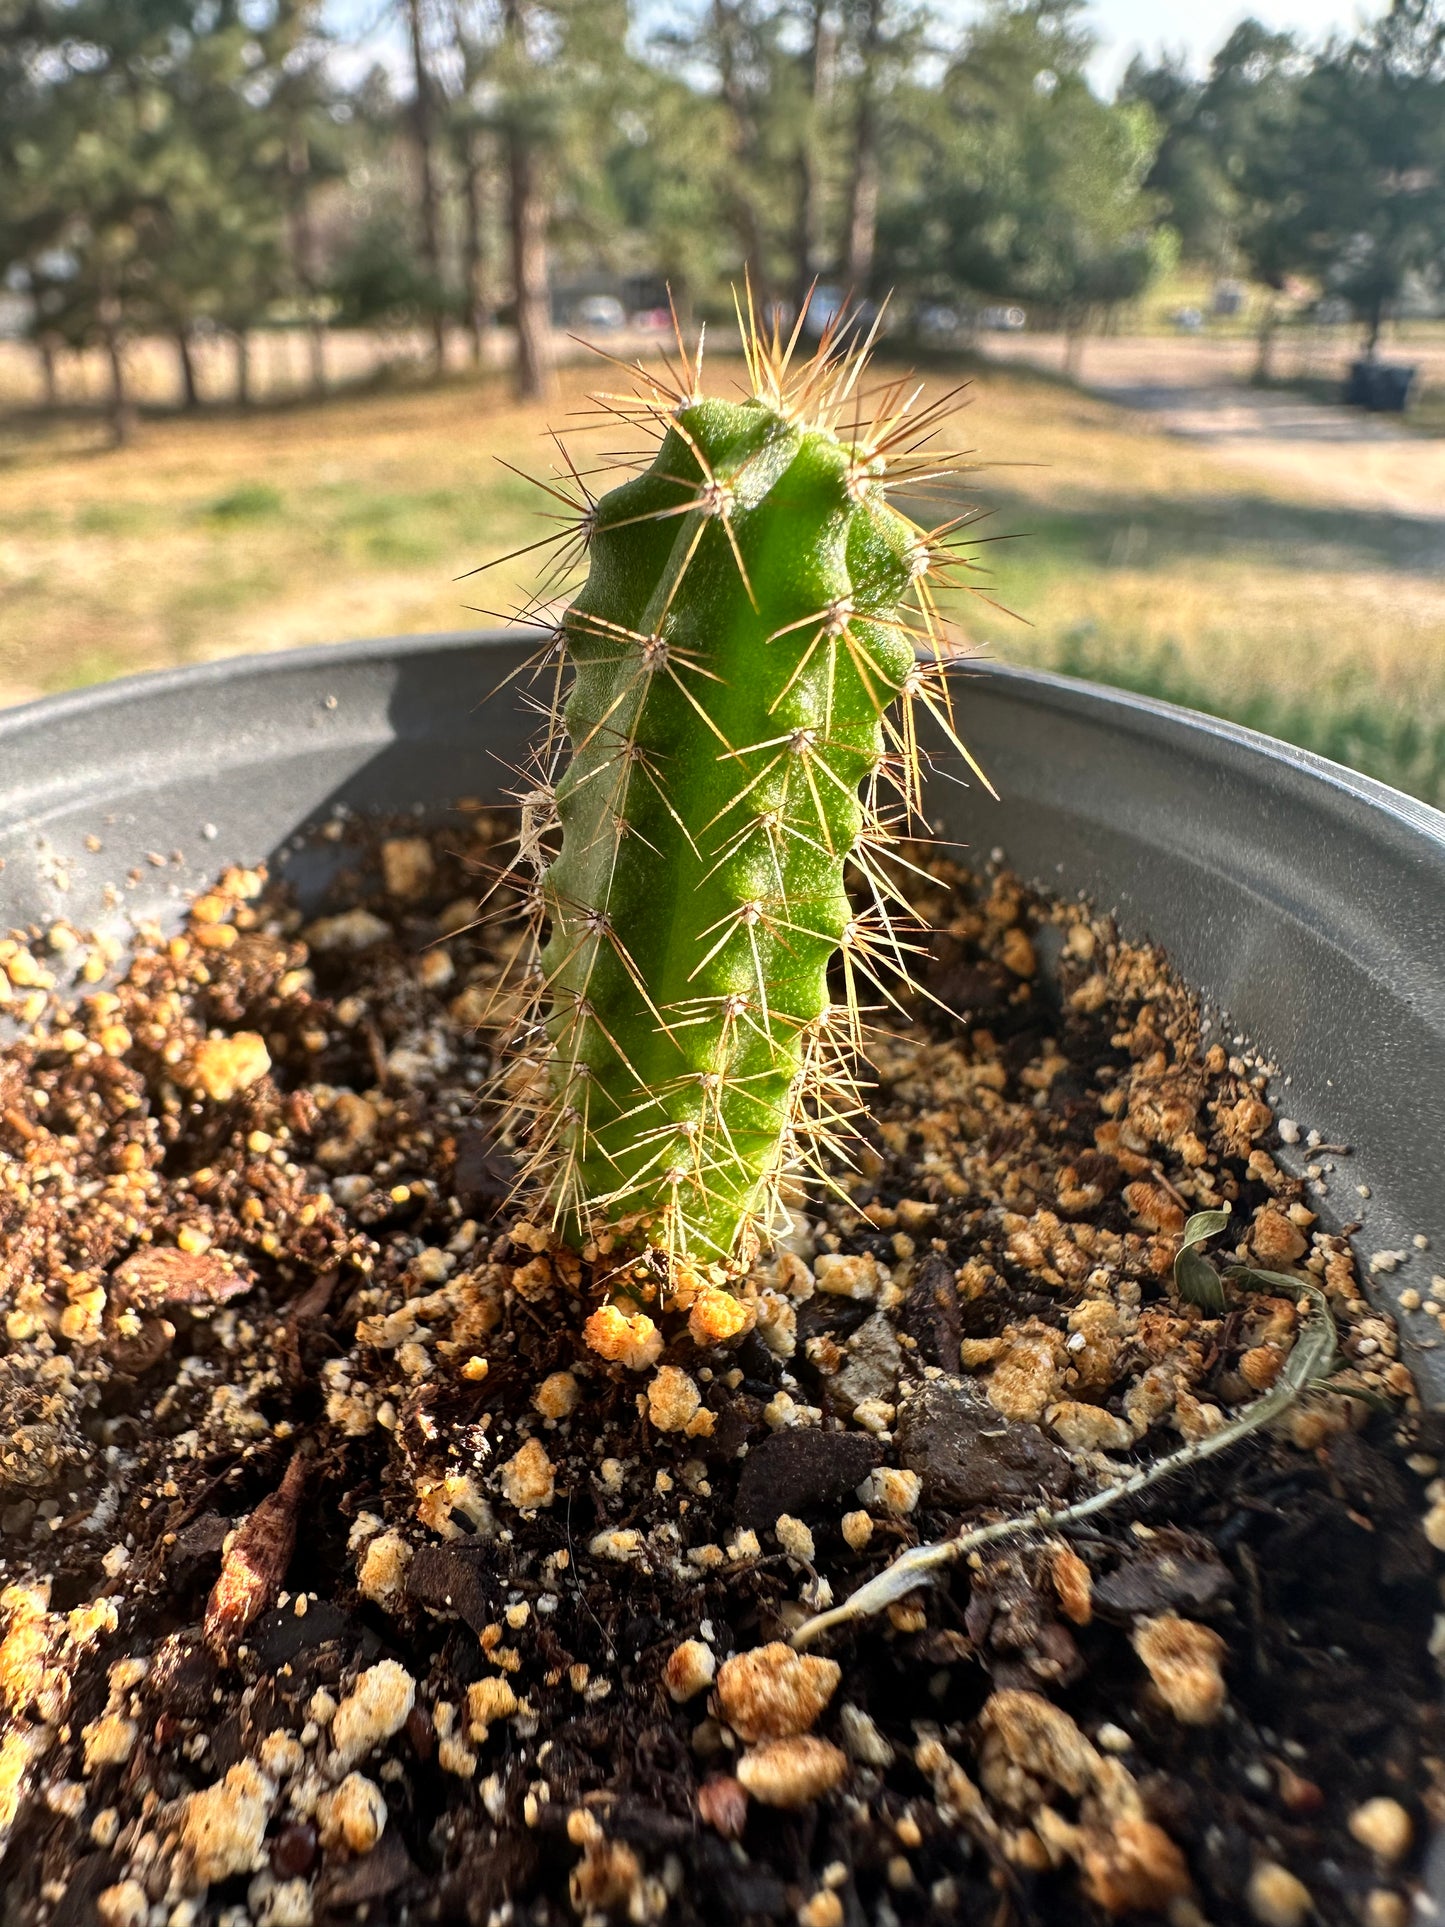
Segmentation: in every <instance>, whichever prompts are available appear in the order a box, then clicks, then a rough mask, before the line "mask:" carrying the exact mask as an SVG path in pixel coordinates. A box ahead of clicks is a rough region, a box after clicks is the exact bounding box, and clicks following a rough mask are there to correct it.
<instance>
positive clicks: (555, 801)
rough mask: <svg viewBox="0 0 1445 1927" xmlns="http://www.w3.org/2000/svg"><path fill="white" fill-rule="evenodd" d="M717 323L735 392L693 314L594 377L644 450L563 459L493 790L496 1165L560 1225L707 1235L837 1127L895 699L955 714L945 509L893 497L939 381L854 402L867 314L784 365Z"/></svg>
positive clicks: (769, 347) (921, 473)
mask: <svg viewBox="0 0 1445 1927" xmlns="http://www.w3.org/2000/svg"><path fill="white" fill-rule="evenodd" d="M795 339H796V337H795ZM745 342H746V352H747V358H748V372H749V375H750V378H751V390H752V392H751V394H750V395H748V396H747V398H746V399H742V400H737V401H733V400H723V399H719V398H717V397H704V396H703V395H702V393H701V373H702V355H701V346H700V345H699V350H698V355H697V359H696V361H695V362H694V363H689V362H688V360H687V358H686V356H684V357H683V361H682V365H681V367H680V368H675V367H673V366H672V364H669V378H668V379H659V378H657V377H654V376H651V375H648V374H646V373H645V372H644V371H641V370H637V371H635V372H636V373H637V374H638V376H639V378H640V385H639V388H638V391H637V392H635V393H634V394H633V395H631V396H626V397H618V396H609V397H604V398H599V399H600V400H601V401H602V402H603V405H604V406H605V407H606V408H607V409H608V411H609V412H610V413H611V414H613V415H620V416H622V417H623V418H624V419H626V420H628V421H630V422H633V423H637V424H640V425H641V426H642V427H644V428H645V429H648V430H650V431H652V433H653V434H654V436H655V437H656V438H657V440H658V446H657V448H656V452H655V454H654V455H653V457H652V459H651V461H650V462H649V463H648V464H647V466H646V467H645V468H644V469H643V470H642V472H641V473H639V474H637V475H636V476H635V477H634V478H633V479H631V480H630V481H627V482H625V483H623V484H622V485H621V486H620V487H618V488H616V489H614V490H612V491H611V492H610V493H608V494H607V495H604V496H603V497H602V498H601V499H600V500H598V501H593V500H592V499H591V498H590V497H589V496H587V494H586V490H585V485H583V484H581V482H580V478H578V477H577V476H576V471H575V470H574V471H573V478H574V481H576V482H577V485H578V489H579V493H580V499H577V500H576V501H575V507H576V510H577V522H576V527H575V528H574V529H573V530H572V531H570V532H569V533H570V534H571V536H572V538H573V539H574V541H576V542H578V543H579V544H580V545H581V547H582V549H583V550H584V551H585V554H586V558H587V561H588V564H589V569H588V575H587V579H586V582H585V584H584V585H583V586H582V588H581V590H580V592H579V593H578V594H577V596H576V597H575V599H574V600H573V601H572V603H571V606H570V607H569V608H568V609H567V610H566V612H565V614H564V615H563V616H562V618H561V621H560V624H559V625H558V626H557V629H556V633H555V646H554V648H553V650H552V651H551V652H549V654H550V656H551V660H552V663H553V667H554V672H555V680H554V683H553V689H554V692H555V700H554V701H553V703H552V704H551V706H550V709H549V716H548V724H547V728H546V730H545V733H544V738H543V741H542V744H541V745H540V749H539V753H538V764H537V774H536V776H535V779H534V780H533V781H531V782H530V783H529V785H528V787H527V789H526V791H525V793H524V795H523V798H522V802H523V826H522V833H521V836H520V839H519V850H518V859H519V861H520V862H523V863H525V864H527V865H530V867H531V868H532V870H533V872H534V876H535V882H534V884H533V886H532V887H531V888H530V890H529V892H528V901H529V905H530V908H531V911H532V917H533V926H534V930H533V939H532V942H531V944H530V945H529V946H528V947H527V949H526V950H525V952H524V956H523V973H524V977H525V979H526V984H525V991H526V994H525V996H524V999H523V1002H524V1009H523V1011H522V1014H521V1016H520V1018H519V1020H518V1023H517V1026H516V1028H515V1030H514V1034H513V1037H512V1040H511V1045H510V1047H509V1050H508V1052H507V1057H506V1064H507V1071H508V1076H509V1080H510V1088H511V1094H512V1101H513V1107H514V1118H513V1128H514V1132H515V1134H516V1136H517V1137H518V1139H519V1140H520V1141H522V1142H524V1143H525V1145H526V1148H527V1153H528V1162H527V1167H526V1174H525V1179H524V1182H525V1183H526V1185H527V1187H528V1189H529V1191H531V1192H533V1193H536V1192H538V1191H540V1192H541V1193H542V1194H543V1195H544V1196H545V1197H546V1199H547V1200H548V1202H549V1205H550V1211H551V1215H552V1218H553V1221H554V1223H555V1224H556V1225H557V1226H558V1228H559V1229H560V1230H561V1231H562V1232H563V1233H564V1235H566V1236H568V1237H569V1238H571V1239H572V1240H573V1241H574V1242H576V1243H579V1244H586V1243H588V1242H589V1241H591V1242H594V1243H600V1244H602V1245H603V1246H606V1247H610V1246H612V1245H614V1244H617V1243H618V1242H620V1243H621V1244H622V1245H623V1248H624V1249H631V1248H639V1247H656V1248H661V1249H663V1250H665V1251H666V1252H668V1253H669V1254H671V1255H673V1256H675V1257H685V1258H688V1259H690V1260H692V1261H694V1262H699V1263H711V1264H724V1265H727V1264H731V1263H734V1262H736V1261H737V1260H738V1259H739V1258H740V1257H746V1255H747V1253H748V1251H749V1250H750V1249H751V1247H752V1245H753V1243H754V1242H755V1239H756V1236H757V1235H758V1233H759V1232H762V1231H765V1230H766V1229H767V1228H768V1226H769V1224H770V1223H771V1222H772V1221H774V1220H775V1219H776V1217H777V1215H778V1212H779V1210H780V1195H779V1187H780V1184H781V1181H782V1179H783V1178H784V1176H785V1174H786V1173H787V1172H788V1171H789V1169H790V1168H792V1167H793V1166H794V1165H796V1164H797V1163H799V1162H805V1163H811V1164H814V1165H815V1166H817V1165H820V1164H821V1161H822V1158H823V1153H824V1152H826V1151H827V1150H829V1149H830V1148H831V1147H833V1146H834V1145H835V1140H836V1137H837V1133H838V1129H839V1127H840V1125H842V1124H843V1123H844V1121H845V1120H846V1119H847V1118H848V1117H849V1116H850V1115H851V1114H853V1113H854V1112H855V1111H856V1109H857V1108H858V1105H857V1097H856V1090H855V1085H854V1069H853V1067H854V1064H855V1062H856V1058H857V1053H858V1049H859V1046H860V1043H861V1037H862V1010H863V1000H864V998H865V996H866V995H867V994H868V987H869V986H871V985H878V986H880V987H881V978H882V973H884V972H887V973H890V974H891V975H893V976H896V977H901V978H902V979H904V980H905V981H906V979H907V970H906V952H907V949H908V948H909V946H908V944H907V941H906V938H905V935H904V934H903V932H902V930H901V929H900V928H899V927H898V926H897V924H896V923H895V919H894V916H893V914H892V911H893V910H894V908H896V907H899V906H902V907H903V908H905V909H906V906H904V905H903V899H902V897H901V895H900V894H899V893H898V891H897V889H896V886H895V885H894V884H893V883H892V882H891V881H890V878H889V873H888V868H887V862H886V859H887V858H888V857H889V855H890V853H891V852H892V849H893V846H894V844H895V842H896V840H897V837H898V835H899V833H900V831H901V829H902V828H903V827H905V826H906V824H907V822H908V820H909V819H910V818H912V817H913V816H915V815H916V813H917V811H918V807H919V797H920V784H921V769H920V753H919V745H918V737H917V731H916V728H915V714H916V710H917V708H918V707H919V706H920V705H921V706H922V707H924V708H925V709H927V710H928V711H930V712H932V714H933V716H934V717H935V718H936V719H937V720H938V722H940V723H941V724H942V725H943V727H944V729H945V731H946V732H947V734H948V735H949V736H950V737H953V730H952V723H951V714H950V710H949V701H948V692H947V687H946V684H945V682H944V679H943V674H942V669H943V659H944V650H943V647H942V644H941V640H940V628H939V623H938V620H937V612H936V608H935V605H934V602H933V598H932V595H931V592H930V577H936V576H937V574H938V573H939V572H940V570H943V569H946V568H947V566H948V565H949V563H950V562H951V561H953V560H955V559H956V558H955V557H954V555H953V552H952V549H951V548H950V546H949V544H950V538H951V537H952V536H953V534H954V531H955V530H956V529H958V528H959V527H960V526H962V524H963V522H964V521H966V520H967V519H968V518H966V517H961V518H959V519H958V520H956V521H952V522H949V523H946V524H944V525H942V526H941V527H939V528H935V529H933V530H929V531H925V530H924V529H922V528H920V527H919V526H918V525H917V524H916V523H915V522H913V521H911V520H910V519H909V518H908V517H907V516H905V515H903V514H901V513H899V511H898V510H897V509H895V508H894V507H893V506H892V505H891V504H890V502H889V500H888V495H889V491H890V489H891V488H894V487H897V486H899V485H900V484H901V485H905V486H911V487H913V488H915V489H922V488H926V487H927V485H928V483H929V482H930V481H932V480H934V479H935V478H936V477H938V476H940V475H942V474H952V473H954V472H955V467H954V464H953V463H952V461H951V460H950V459H949V458H947V457H944V458H942V465H940V458H939V457H938V456H937V455H936V454H934V453H932V452H931V451H924V452H923V453H922V454H921V455H920V453H919V452H918V450H919V444H920V443H921V442H923V441H926V440H928V439H929V438H930V436H931V434H932V433H933V432H935V431H936V428H937V423H938V419H939V417H940V415H941V412H942V409H941V407H940V406H939V405H935V407H934V408H931V409H925V410H922V411H921V412H920V414H919V415H918V416H916V417H915V415H914V413H913V409H914V407H915V405H916V403H917V399H918V391H917V390H914V391H913V392H912V393H911V394H910V393H909V392H908V391H907V390H906V389H905V388H904V387H903V386H902V385H895V386H892V387H890V388H888V389H886V390H885V391H884V392H883V393H882V394H881V395H880V396H878V397H877V398H876V399H875V401H874V405H873V406H872V408H871V409H870V408H866V404H865V402H864V401H863V400H862V399H861V398H860V394H859V383H860V377H861V376H862V373H863V370H864V368H865V367H866V365H867V359H868V353H867V347H868V344H866V343H864V344H862V345H860V346H854V347H851V348H849V347H840V346H839V345H837V343H836V342H835V341H834V340H832V339H829V338H825V339H824V341H823V343H822V345H821V347H820V348H819V350H818V352H817V353H816V354H815V355H814V356H813V357H812V358H811V359H810V360H808V361H806V362H804V363H801V364H800V365H796V366H795V365H794V360H793V348H794V343H793V342H789V343H787V344H784V343H783V342H782V341H780V339H779V338H778V336H777V335H776V333H775V334H774V335H773V336H772V338H771V339H769V338H766V337H764V336H763V335H762V334H761V333H760V331H759V330H758V329H757V327H756V325H750V326H749V327H748V328H746V329H745ZM950 399H951V398H950ZM945 405H946V404H945ZM865 411H866V425H865ZM954 741H955V742H956V738H954ZM959 747H960V748H961V745H960V746H959ZM889 790H891V791H892V793H893V794H894V796H895V797H896V799H897V806H896V807H894V808H893V809H892V811H891V814H889V813H886V812H885V810H884V808H883V806H882V803H881V801H880V799H881V798H882V797H883V796H884V794H885V793H886V792H887V791H889ZM558 829H560V832H561V839H560V848H559V847H558V845H557V838H556V831H557V830H558ZM849 863H851V864H852V865H853V866H855V868H856V870H857V871H858V872H859V873H860V874H861V875H862V877H863V878H864V880H865V886H866V893H867V896H868V897H869V898H870V899H871V901H870V902H869V904H868V907H867V909H866V910H864V911H863V912H861V913H858V912H855V911H854V910H853V909H852V907H851V906H850V902H849V898H848V895H847V892H846V890H845V866H846V865H848V864H849Z"/></svg>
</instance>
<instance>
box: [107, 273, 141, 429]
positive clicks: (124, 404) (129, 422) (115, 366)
mask: <svg viewBox="0 0 1445 1927" xmlns="http://www.w3.org/2000/svg"><path fill="white" fill-rule="evenodd" d="M99 317H100V331H101V340H102V342H103V343H104V345H105V357H106V360H107V362H108V363H109V365H110V396H109V399H108V403H107V411H106V412H107V415H108V417H109V420H110V443H111V447H112V448H124V447H125V446H126V444H127V442H129V440H130V438H131V436H132V435H133V434H134V432H135V404H134V403H133V402H132V400H131V397H130V391H129V389H128V388H127V386H126V379H125V351H124V349H123V348H122V346H121V339H120V302H119V301H118V300H117V299H116V297H115V296H114V295H113V294H111V293H110V292H109V291H108V290H107V291H105V292H103V293H102V294H101V297H100V302H99Z"/></svg>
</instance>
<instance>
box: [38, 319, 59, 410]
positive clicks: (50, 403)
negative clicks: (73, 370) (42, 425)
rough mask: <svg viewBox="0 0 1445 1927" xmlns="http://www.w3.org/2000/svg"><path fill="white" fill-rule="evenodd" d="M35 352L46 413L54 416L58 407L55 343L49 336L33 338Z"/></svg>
mask: <svg viewBox="0 0 1445 1927" xmlns="http://www.w3.org/2000/svg"><path fill="white" fill-rule="evenodd" d="M35 352H36V354H37V355H39V357H40V382H41V387H42V388H43V390H44V393H45V403H44V406H45V408H46V411H47V412H48V413H50V414H52V415H53V414H54V413H55V410H56V409H57V408H58V407H59V406H60V382H59V379H58V376H57V373H56V367H55V343H54V342H53V341H52V340H51V339H50V336H49V335H37V336H36V337H35Z"/></svg>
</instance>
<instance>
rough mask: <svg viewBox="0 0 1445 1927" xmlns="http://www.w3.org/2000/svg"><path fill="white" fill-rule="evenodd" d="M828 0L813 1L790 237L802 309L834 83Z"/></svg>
mask: <svg viewBox="0 0 1445 1927" xmlns="http://www.w3.org/2000/svg"><path fill="white" fill-rule="evenodd" d="M828 6H829V0H813V4H812V32H811V35H810V38H809V42H808V52H807V56H806V74H807V82H808V106H807V111H806V113H805V115H804V119H803V128H802V138H801V140H800V142H799V145H798V211H797V225H796V227H795V229H794V240H793V304H794V308H795V310H796V311H798V312H801V310H802V306H803V303H804V302H805V301H806V300H807V298H808V293H809V290H810V289H811V288H812V286H813V281H814V278H815V268H814V261H815V258H816V256H817V252H818V228H819V215H820V210H821V202H822V194H821V192H820V188H821V183H820V180H819V166H818V149H819V145H820V142H821V139H822V127H821V124H820V123H821V121H822V117H823V115H824V114H825V112H826V111H827V107H828V101H829V97H830V95H831V93H832V86H833V31H832V25H831V23H830V21H829V20H828Z"/></svg>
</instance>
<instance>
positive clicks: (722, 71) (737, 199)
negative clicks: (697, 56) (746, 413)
mask: <svg viewBox="0 0 1445 1927" xmlns="http://www.w3.org/2000/svg"><path fill="white" fill-rule="evenodd" d="M736 25H737V21H736V16H735V11H734V10H733V9H731V8H730V7H729V6H728V5H727V4H726V0H712V38H713V45H714V47H715V49H716V54H717V68H718V79H719V82H720V83H721V87H722V97H723V103H724V105H725V106H726V107H727V110H728V118H729V121H730V123H731V126H730V130H729V138H728V145H729V147H730V148H731V150H732V158H733V162H734V168H733V173H732V177H731V179H730V181H729V183H728V190H727V191H728V199H729V203H730V206H729V213H730V216H731V220H732V225H733V229H734V231H735V233H736V234H737V237H738V240H739V241H740V242H741V244H742V250H743V277H744V279H745V281H746V282H747V285H748V287H749V288H750V289H751V291H752V295H753V299H754V301H755V303H756V304H757V307H758V309H759V311H760V312H761V311H763V310H765V309H766V307H767V301H768V272H767V253H766V250H765V248H764V246H763V232H762V224H761V222H760V221H759V219H758V211H757V208H756V207H755V206H754V205H753V201H752V197H751V195H750V194H749V192H748V189H747V186H746V182H745V174H746V170H747V167H748V164H749V161H750V159H751V155H752V148H753V146H754V136H753V134H752V133H751V132H750V125H751V120H752V115H751V111H750V109H749V106H748V99H747V89H746V88H745V86H744V85H743V82H742V79H741V77H740V76H739V73H738V61H737V49H736V47H735V46H734V41H733V35H734V29H735V27H736Z"/></svg>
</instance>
